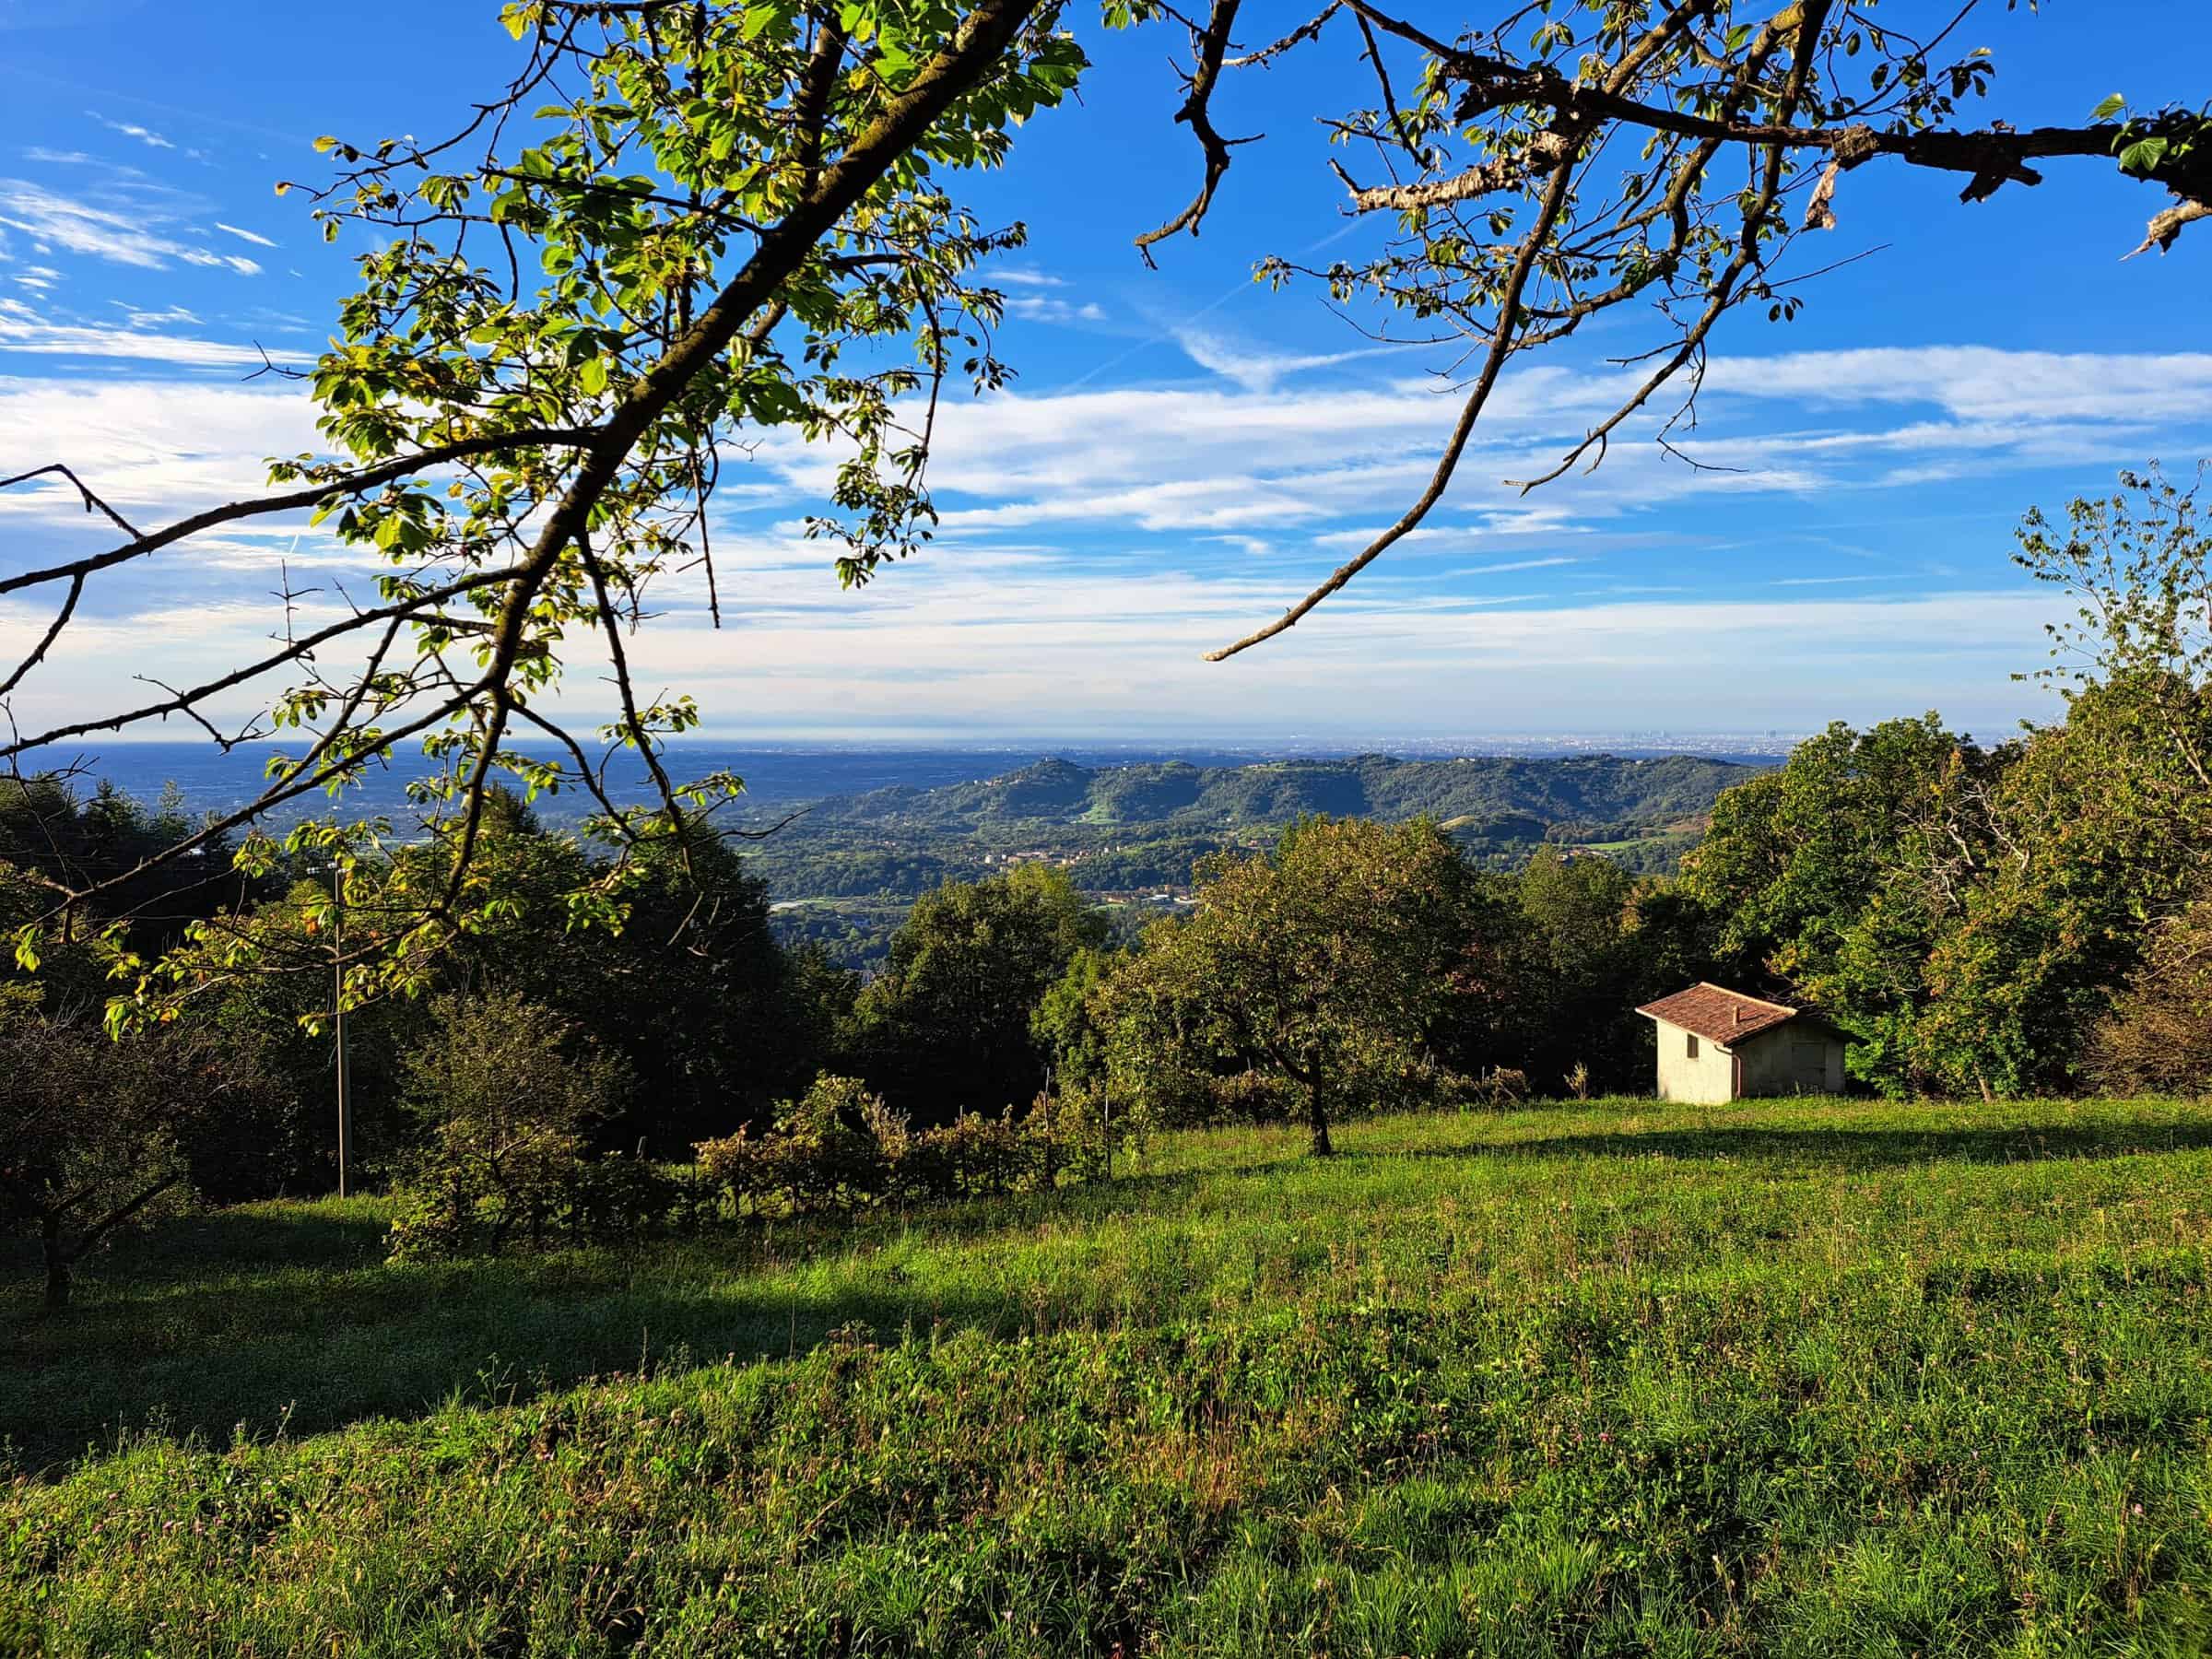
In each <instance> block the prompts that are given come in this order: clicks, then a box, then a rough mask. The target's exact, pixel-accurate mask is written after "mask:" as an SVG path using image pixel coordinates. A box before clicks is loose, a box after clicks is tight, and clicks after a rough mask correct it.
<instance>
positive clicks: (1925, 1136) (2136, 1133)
mask: <svg viewBox="0 0 2212 1659" xmlns="http://www.w3.org/2000/svg"><path fill="white" fill-rule="evenodd" d="M2206 1147H2212V1123H2207V1122H2192V1123H2172V1124H2146V1123H2141V1122H2113V1123H2106V1124H2064V1125H2049V1124H2019V1125H2018V1126H2016V1127H2009V1128H1995V1127H1992V1128H1976V1129H1935V1128H1930V1129H1925V1130H1918V1129H1846V1128H1836V1129H1765V1128H1751V1127H1747V1126H1745V1125H1740V1124H1714V1125H1713V1126H1712V1127H1711V1128H1709V1129H1653V1130H1647V1131H1643V1132H1641V1133H1622V1134H1590V1135H1547V1136H1546V1137H1544V1138H1543V1139H1540V1140H1521V1141H1493V1142H1483V1143H1479V1144H1476V1145H1470V1146H1461V1147H1407V1148H1406V1149H1405V1150H1404V1151H1401V1152H1385V1153H1378V1154H1371V1155H1370V1156H1373V1157H1375V1158H1378V1159H1391V1158H1411V1159H1422V1158H1455V1159H1465V1158H1668V1159H1680V1160H1682V1161H1683V1162H1686V1163H1688V1162H1717V1161H1724V1160H1735V1161H1743V1162H1757V1161H1768V1162H1774V1163H1804V1164H1827V1165H1835V1166H1841V1167H1842V1168H1844V1169H1861V1170H1876V1169H1890V1168H1895V1167H1898V1166H1900V1165H1908V1164H1924V1163H1970V1164H2016V1163H2043V1162H2050V1161H2053V1160H2060V1159H2113V1158H2131V1157H2138V1156H2146V1155H2156V1154H2159V1153H2168V1152H2193V1151H2198V1150H2202V1149H2204V1148H2206Z"/></svg>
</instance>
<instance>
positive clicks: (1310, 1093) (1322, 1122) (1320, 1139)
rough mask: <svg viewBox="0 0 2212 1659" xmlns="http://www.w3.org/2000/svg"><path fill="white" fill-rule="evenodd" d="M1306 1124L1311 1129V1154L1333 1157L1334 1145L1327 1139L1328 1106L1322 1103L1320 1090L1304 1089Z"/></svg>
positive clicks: (1318, 1156) (1334, 1153)
mask: <svg viewBox="0 0 2212 1659" xmlns="http://www.w3.org/2000/svg"><path fill="white" fill-rule="evenodd" d="M1306 1126H1307V1127H1308V1128H1309V1129H1311V1130H1312V1131H1313V1156H1314V1157H1316V1158H1334V1157H1335V1156H1336V1147H1335V1144H1334V1143H1333V1142H1331V1141H1330V1139H1329V1112H1328V1108H1327V1107H1326V1106H1325V1105H1324V1104H1323V1103H1322V1099H1321V1090H1320V1089H1318V1088H1308V1089H1307V1090H1306Z"/></svg>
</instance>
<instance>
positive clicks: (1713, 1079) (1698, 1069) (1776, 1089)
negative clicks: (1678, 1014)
mask: <svg viewBox="0 0 2212 1659" xmlns="http://www.w3.org/2000/svg"><path fill="white" fill-rule="evenodd" d="M1652 1026H1653V1030H1654V1031H1655V1032H1656V1034H1657V1037H1658V1045H1659V1098H1660V1099H1661V1100H1679V1101H1681V1102H1682V1103H1684V1104H1685V1105H1691V1106H1717V1105H1719V1104H1721V1103H1722V1102H1723V1101H1725V1100H1737V1099H1745V1100H1748V1099H1750V1098H1752V1097H1754V1096H1757V1095H1794V1094H1841V1093H1842V1092H1843V1040H1842V1039H1841V1038H1840V1037H1838V1036H1837V1035H1836V1034H1835V1033H1834V1032H1832V1031H1829V1030H1823V1029H1822V1028H1820V1027H1818V1026H1812V1025H1806V1026H1794V1025H1784V1026H1777V1027H1775V1028H1774V1029H1773V1030H1771V1031H1762V1032H1760V1033H1759V1035H1758V1036H1756V1037H1751V1038H1747V1039H1746V1040H1745V1041H1742V1042H1739V1043H1736V1044H1735V1046H1734V1048H1733V1049H1730V1048H1725V1047H1724V1046H1722V1045H1721V1044H1720V1043H1717V1042H1714V1041H1712V1040H1711V1039H1709V1038H1700V1039H1699V1040H1698V1053H1697V1056H1696V1058H1694V1059H1693V1058H1691V1056H1690V1053H1689V1038H1690V1033H1689V1032H1688V1031H1686V1030H1683V1029H1682V1028H1681V1027H1680V1026H1677V1025H1669V1024H1667V1022H1666V1021H1665V1020H1664V1019H1654V1020H1653V1021H1652ZM1739 1059H1740V1060H1741V1061H1742V1063H1743V1068H1742V1072H1741V1074H1740V1076H1739V1074H1738V1072H1737V1069H1736V1063H1737V1061H1738V1060H1739Z"/></svg>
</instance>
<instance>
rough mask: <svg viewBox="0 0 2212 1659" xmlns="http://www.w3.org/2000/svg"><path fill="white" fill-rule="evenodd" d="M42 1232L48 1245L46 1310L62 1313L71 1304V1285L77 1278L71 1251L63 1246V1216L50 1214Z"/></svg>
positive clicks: (43, 1239) (43, 1238)
mask: <svg viewBox="0 0 2212 1659" xmlns="http://www.w3.org/2000/svg"><path fill="white" fill-rule="evenodd" d="M41 1234H42V1241H43V1242H44V1244H45V1246H46V1312H49V1313H60V1312H64V1311H65V1310H66V1309H67V1308H68V1306H69V1290H70V1286H71V1284H72V1283H73V1281H74V1280H75V1278H76V1275H75V1273H74V1272H73V1271H72V1264H71V1258H70V1255H69V1253H68V1252H67V1251H66V1250H65V1249H64V1248H63V1247H62V1218H60V1217H59V1216H48V1217H47V1218H45V1222H44V1225H43V1226H42V1228H41Z"/></svg>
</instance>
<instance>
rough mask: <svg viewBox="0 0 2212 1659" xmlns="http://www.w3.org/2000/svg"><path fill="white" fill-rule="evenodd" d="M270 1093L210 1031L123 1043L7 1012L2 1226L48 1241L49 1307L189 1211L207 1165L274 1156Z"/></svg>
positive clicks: (2, 1012)
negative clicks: (106, 1249)
mask: <svg viewBox="0 0 2212 1659" xmlns="http://www.w3.org/2000/svg"><path fill="white" fill-rule="evenodd" d="M272 1092H273V1091H272V1088H271V1086H270V1084H269V1081H268V1079H267V1078H266V1077H264V1076H263V1075H262V1074H261V1073H260V1072H259V1071H258V1070H257V1069H256V1068H255V1067H254V1066H253V1065H252V1064H251V1061H250V1060H249V1059H247V1058H244V1057H241V1055H240V1054H239V1053H237V1052H236V1051H234V1050H232V1049H230V1048H229V1046H228V1045H226V1044H224V1043H222V1042H220V1041H216V1040H214V1039H212V1038H211V1037H210V1035H209V1034H207V1033H206V1032H202V1031H195V1030H187V1029H183V1028H179V1027H163V1028H161V1029H159V1030H155V1031H151V1032H148V1033H146V1034H144V1035H141V1036H138V1037H135V1038H134V1039H132V1040H131V1041H125V1042H112V1041H108V1040H107V1039H106V1038H105V1037H103V1036H102V1035H101V1034H100V1031H99V1030H97V1029H96V1028H90V1029H88V1028H85V1027H71V1026H64V1025H60V1024H56V1023H53V1022H52V1021H49V1020H46V1019H43V1018H36V1017H31V1016H26V1015H23V1014H21V1013H19V1012H18V1013H16V1014H14V1015H10V1014H9V1013H8V1012H7V1011H6V1009H5V1008H0V1220H5V1221H6V1222H8V1223H10V1224H11V1225H14V1226H18V1227H21V1228H24V1229H26V1230H30V1231H33V1232H35V1233H36V1234H37V1235H38V1239H39V1245H40V1250H41V1255H42V1258H43V1261H44V1265H45V1271H46V1307H47V1309H48V1310H49V1311H50V1312H60V1311H61V1310H62V1309H63V1308H65V1307H66V1306H67V1305H68V1302H69V1296H70V1289H71V1286H72V1284H73V1282H74V1279H75V1277H76V1265H77V1264H78V1263H79V1262H81V1261H83V1260H84V1258H85V1257H86V1256H87V1255H88V1254H89V1253H91V1252H93V1251H94V1250H97V1249H99V1248H100V1246H101V1245H103V1244H105V1243H107V1242H108V1241H110V1240H111V1239H112V1238H113V1237H114V1236H115V1235H116V1234H118V1233H119V1232H121V1231H123V1230H125V1229H128V1228H131V1227H134V1226H140V1225H143V1224H145V1223H146V1222H147V1221H149V1220H152V1219H154V1218H156V1217H157V1216H159V1215H162V1214H165V1213H169V1212H171V1211H174V1210H176V1209H178V1208H181V1207H182V1206H185V1205H186V1204H188V1203H189V1202H190V1201H191V1200H192V1198H193V1197H194V1173H195V1167H196V1169H197V1170H199V1171H219V1170H221V1169H222V1167H223V1166H224V1165H225V1164H226V1163H229V1164H233V1165H234V1164H237V1163H240V1162H246V1161H251V1160H253V1159H257V1158H260V1157H262V1156H265V1150H266V1149H265V1146H263V1145H262V1144H261V1136H260V1135H259V1134H257V1131H258V1130H260V1129H262V1128H263V1127H264V1126H265V1125H266V1124H268V1122H269V1121H270V1119H271V1118H272V1117H273V1116H274V1115H275V1112H274V1110H273V1105H272V1098H271V1097H272ZM234 1178H235V1177H234Z"/></svg>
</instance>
